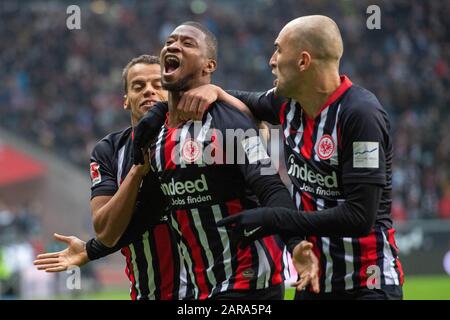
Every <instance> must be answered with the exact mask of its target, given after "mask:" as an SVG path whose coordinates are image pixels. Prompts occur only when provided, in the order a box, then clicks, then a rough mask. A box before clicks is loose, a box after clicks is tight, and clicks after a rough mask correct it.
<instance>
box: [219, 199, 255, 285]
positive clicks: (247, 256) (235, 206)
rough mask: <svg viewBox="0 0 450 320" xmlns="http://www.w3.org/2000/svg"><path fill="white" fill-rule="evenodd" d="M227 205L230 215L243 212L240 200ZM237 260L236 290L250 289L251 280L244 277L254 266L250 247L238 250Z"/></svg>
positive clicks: (229, 202)
mask: <svg viewBox="0 0 450 320" xmlns="http://www.w3.org/2000/svg"><path fill="white" fill-rule="evenodd" d="M225 204H226V206H227V211H228V213H229V214H230V215H235V214H237V213H239V212H241V211H242V205H241V202H240V201H239V199H236V200H231V201H228V202H226V203H225ZM237 260H238V264H237V265H238V266H237V269H236V282H235V284H234V289H236V290H246V289H250V279H245V278H244V275H243V273H244V271H245V270H246V269H249V268H251V266H252V254H251V251H250V247H246V248H245V249H244V250H242V249H240V248H238V252H237Z"/></svg>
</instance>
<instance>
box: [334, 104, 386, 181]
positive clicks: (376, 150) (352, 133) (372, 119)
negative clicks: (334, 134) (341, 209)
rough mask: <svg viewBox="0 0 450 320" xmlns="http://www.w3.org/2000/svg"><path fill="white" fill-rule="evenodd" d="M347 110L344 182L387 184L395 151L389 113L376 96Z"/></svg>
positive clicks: (344, 115) (343, 137) (343, 136)
mask: <svg viewBox="0 0 450 320" xmlns="http://www.w3.org/2000/svg"><path fill="white" fill-rule="evenodd" d="M347 107H348V108H347V110H343V112H342V117H341V119H340V123H341V124H342V127H341V128H339V129H340V131H341V132H340V144H341V146H342V151H341V152H342V158H341V161H342V179H343V183H344V184H349V183H373V184H379V185H385V184H386V176H387V173H386V170H387V162H388V158H389V157H391V148H392V146H391V141H390V136H389V120H388V117H387V114H386V112H385V111H384V110H383V108H382V106H381V105H380V104H379V102H378V100H377V99H376V98H375V97H374V96H373V97H371V98H370V99H358V100H356V101H355V103H354V104H351V105H348V106H347ZM389 161H390V160H389Z"/></svg>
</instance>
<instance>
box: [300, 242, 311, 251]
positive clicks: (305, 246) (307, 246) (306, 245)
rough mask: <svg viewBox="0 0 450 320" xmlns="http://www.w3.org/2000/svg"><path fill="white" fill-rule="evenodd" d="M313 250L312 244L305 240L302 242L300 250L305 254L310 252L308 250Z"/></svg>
mask: <svg viewBox="0 0 450 320" xmlns="http://www.w3.org/2000/svg"><path fill="white" fill-rule="evenodd" d="M312 248H313V244H312V243H311V242H308V241H306V240H303V241H301V242H300V250H301V251H302V252H303V253H305V252H308V250H311V249H312Z"/></svg>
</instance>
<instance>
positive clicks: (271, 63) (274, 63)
mask: <svg viewBox="0 0 450 320" xmlns="http://www.w3.org/2000/svg"><path fill="white" fill-rule="evenodd" d="M276 55H277V53H276V52H274V53H273V55H272V57H270V60H269V66H271V67H272V69H274V68H276V67H277V58H276Z"/></svg>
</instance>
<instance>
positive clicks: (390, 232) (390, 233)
mask: <svg viewBox="0 0 450 320" xmlns="http://www.w3.org/2000/svg"><path fill="white" fill-rule="evenodd" d="M394 234H395V229H389V230H388V242H389V244H390V245H391V247H392V248H394V250H395V258H396V259H395V265H396V267H397V270H398V273H399V278H400V284H403V282H404V281H405V274H404V273H403V267H402V264H401V262H400V260H399V259H397V256H398V252H399V250H398V247H397V244H396V243H395V238H394Z"/></svg>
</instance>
